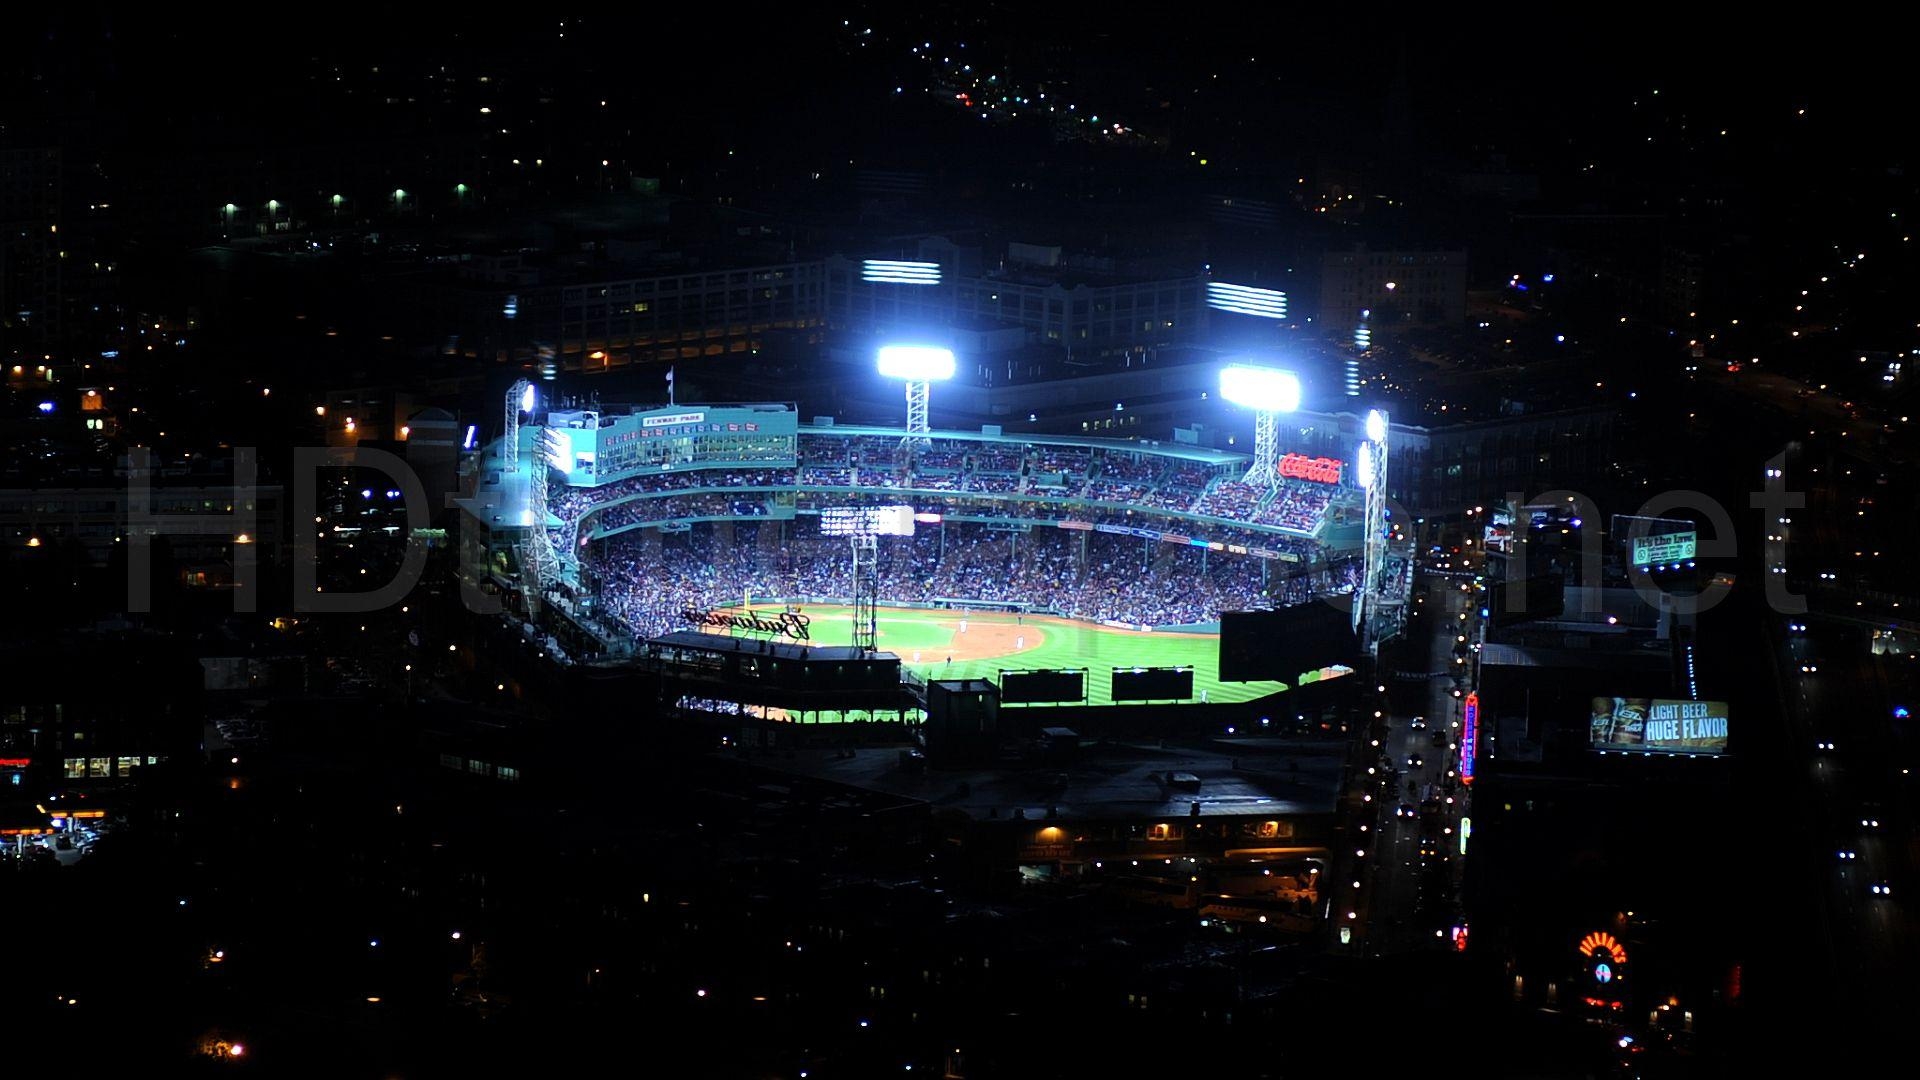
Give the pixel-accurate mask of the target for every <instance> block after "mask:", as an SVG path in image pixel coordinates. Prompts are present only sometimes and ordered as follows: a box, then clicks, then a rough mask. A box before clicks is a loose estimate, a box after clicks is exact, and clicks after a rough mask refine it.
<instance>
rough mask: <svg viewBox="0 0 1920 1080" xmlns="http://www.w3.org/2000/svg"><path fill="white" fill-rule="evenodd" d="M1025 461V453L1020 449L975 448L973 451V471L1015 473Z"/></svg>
mask: <svg viewBox="0 0 1920 1080" xmlns="http://www.w3.org/2000/svg"><path fill="white" fill-rule="evenodd" d="M1025 462H1026V454H1025V453H1024V452H1022V451H1020V450H997V449H996V450H975V451H974V452H973V471H974V472H977V473H983V472H991V473H1017V472H1019V471H1020V466H1021V465H1022V464H1024V463H1025Z"/></svg>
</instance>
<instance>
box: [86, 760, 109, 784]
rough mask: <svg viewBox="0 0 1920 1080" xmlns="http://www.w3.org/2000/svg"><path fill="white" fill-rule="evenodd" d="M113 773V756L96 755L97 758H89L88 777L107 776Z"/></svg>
mask: <svg viewBox="0 0 1920 1080" xmlns="http://www.w3.org/2000/svg"><path fill="white" fill-rule="evenodd" d="M112 775H113V759H112V758H110V757H96V758H88V759H87V777H88V779H96V778H99V777H107V776H112Z"/></svg>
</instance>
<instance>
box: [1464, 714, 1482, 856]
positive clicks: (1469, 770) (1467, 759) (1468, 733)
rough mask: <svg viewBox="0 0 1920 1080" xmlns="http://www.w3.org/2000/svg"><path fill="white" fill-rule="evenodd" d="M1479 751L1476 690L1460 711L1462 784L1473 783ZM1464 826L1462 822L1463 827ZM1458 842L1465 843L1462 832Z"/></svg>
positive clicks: (1478, 717)
mask: <svg viewBox="0 0 1920 1080" xmlns="http://www.w3.org/2000/svg"><path fill="white" fill-rule="evenodd" d="M1479 750H1480V692H1479V691H1477V690H1476V691H1474V692H1473V693H1470V694H1468V695H1467V700H1466V701H1465V702H1464V703H1463V704H1462V706H1461V710H1460V782H1461V783H1462V784H1468V785H1471V784H1472V783H1473V759H1474V757H1475V756H1476V755H1477V754H1478V753H1479ZM1464 824H1465V823H1464V822H1463V823H1462V825H1463V827H1464ZM1460 842H1461V843H1462V844H1465V843H1466V842H1467V838H1466V836H1465V834H1464V832H1463V833H1462V835H1461V837H1460ZM1460 853H1461V854H1462V855H1464V854H1466V851H1465V850H1464V849H1463V850H1462V851H1461V852H1460Z"/></svg>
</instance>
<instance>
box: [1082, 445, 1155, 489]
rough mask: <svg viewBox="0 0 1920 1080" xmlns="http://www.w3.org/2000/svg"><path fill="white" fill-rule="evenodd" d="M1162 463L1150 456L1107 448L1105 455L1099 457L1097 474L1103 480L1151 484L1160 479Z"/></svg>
mask: <svg viewBox="0 0 1920 1080" xmlns="http://www.w3.org/2000/svg"><path fill="white" fill-rule="evenodd" d="M1163 464H1164V463H1163V462H1160V461H1156V460H1154V459H1152V458H1147V457H1138V456H1135V455H1130V454H1121V453H1116V452H1114V451H1111V450H1109V451H1108V452H1107V454H1106V456H1105V457H1102V458H1101V459H1100V471H1099V473H1098V474H1097V475H1098V476H1099V477H1100V478H1101V479H1104V480H1111V481H1124V482H1126V483H1130V484H1141V485H1143V486H1151V485H1152V484H1153V482H1154V481H1156V480H1158V479H1160V470H1161V467H1162V465H1163Z"/></svg>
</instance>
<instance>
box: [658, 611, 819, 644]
mask: <svg viewBox="0 0 1920 1080" xmlns="http://www.w3.org/2000/svg"><path fill="white" fill-rule="evenodd" d="M680 614H681V616H682V617H684V618H685V619H686V620H687V622H689V623H692V624H693V625H694V626H699V627H711V628H713V629H717V630H745V631H747V632H748V633H750V634H776V635H780V636H783V637H790V638H792V639H793V640H795V641H806V640H807V626H808V624H809V623H811V622H812V621H813V620H812V619H811V618H809V617H807V616H805V615H802V614H800V613H799V612H797V611H782V612H780V613H778V614H768V615H761V614H758V613H756V612H746V613H744V614H736V613H734V612H731V611H701V610H700V609H699V608H683V609H681V611H680Z"/></svg>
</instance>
